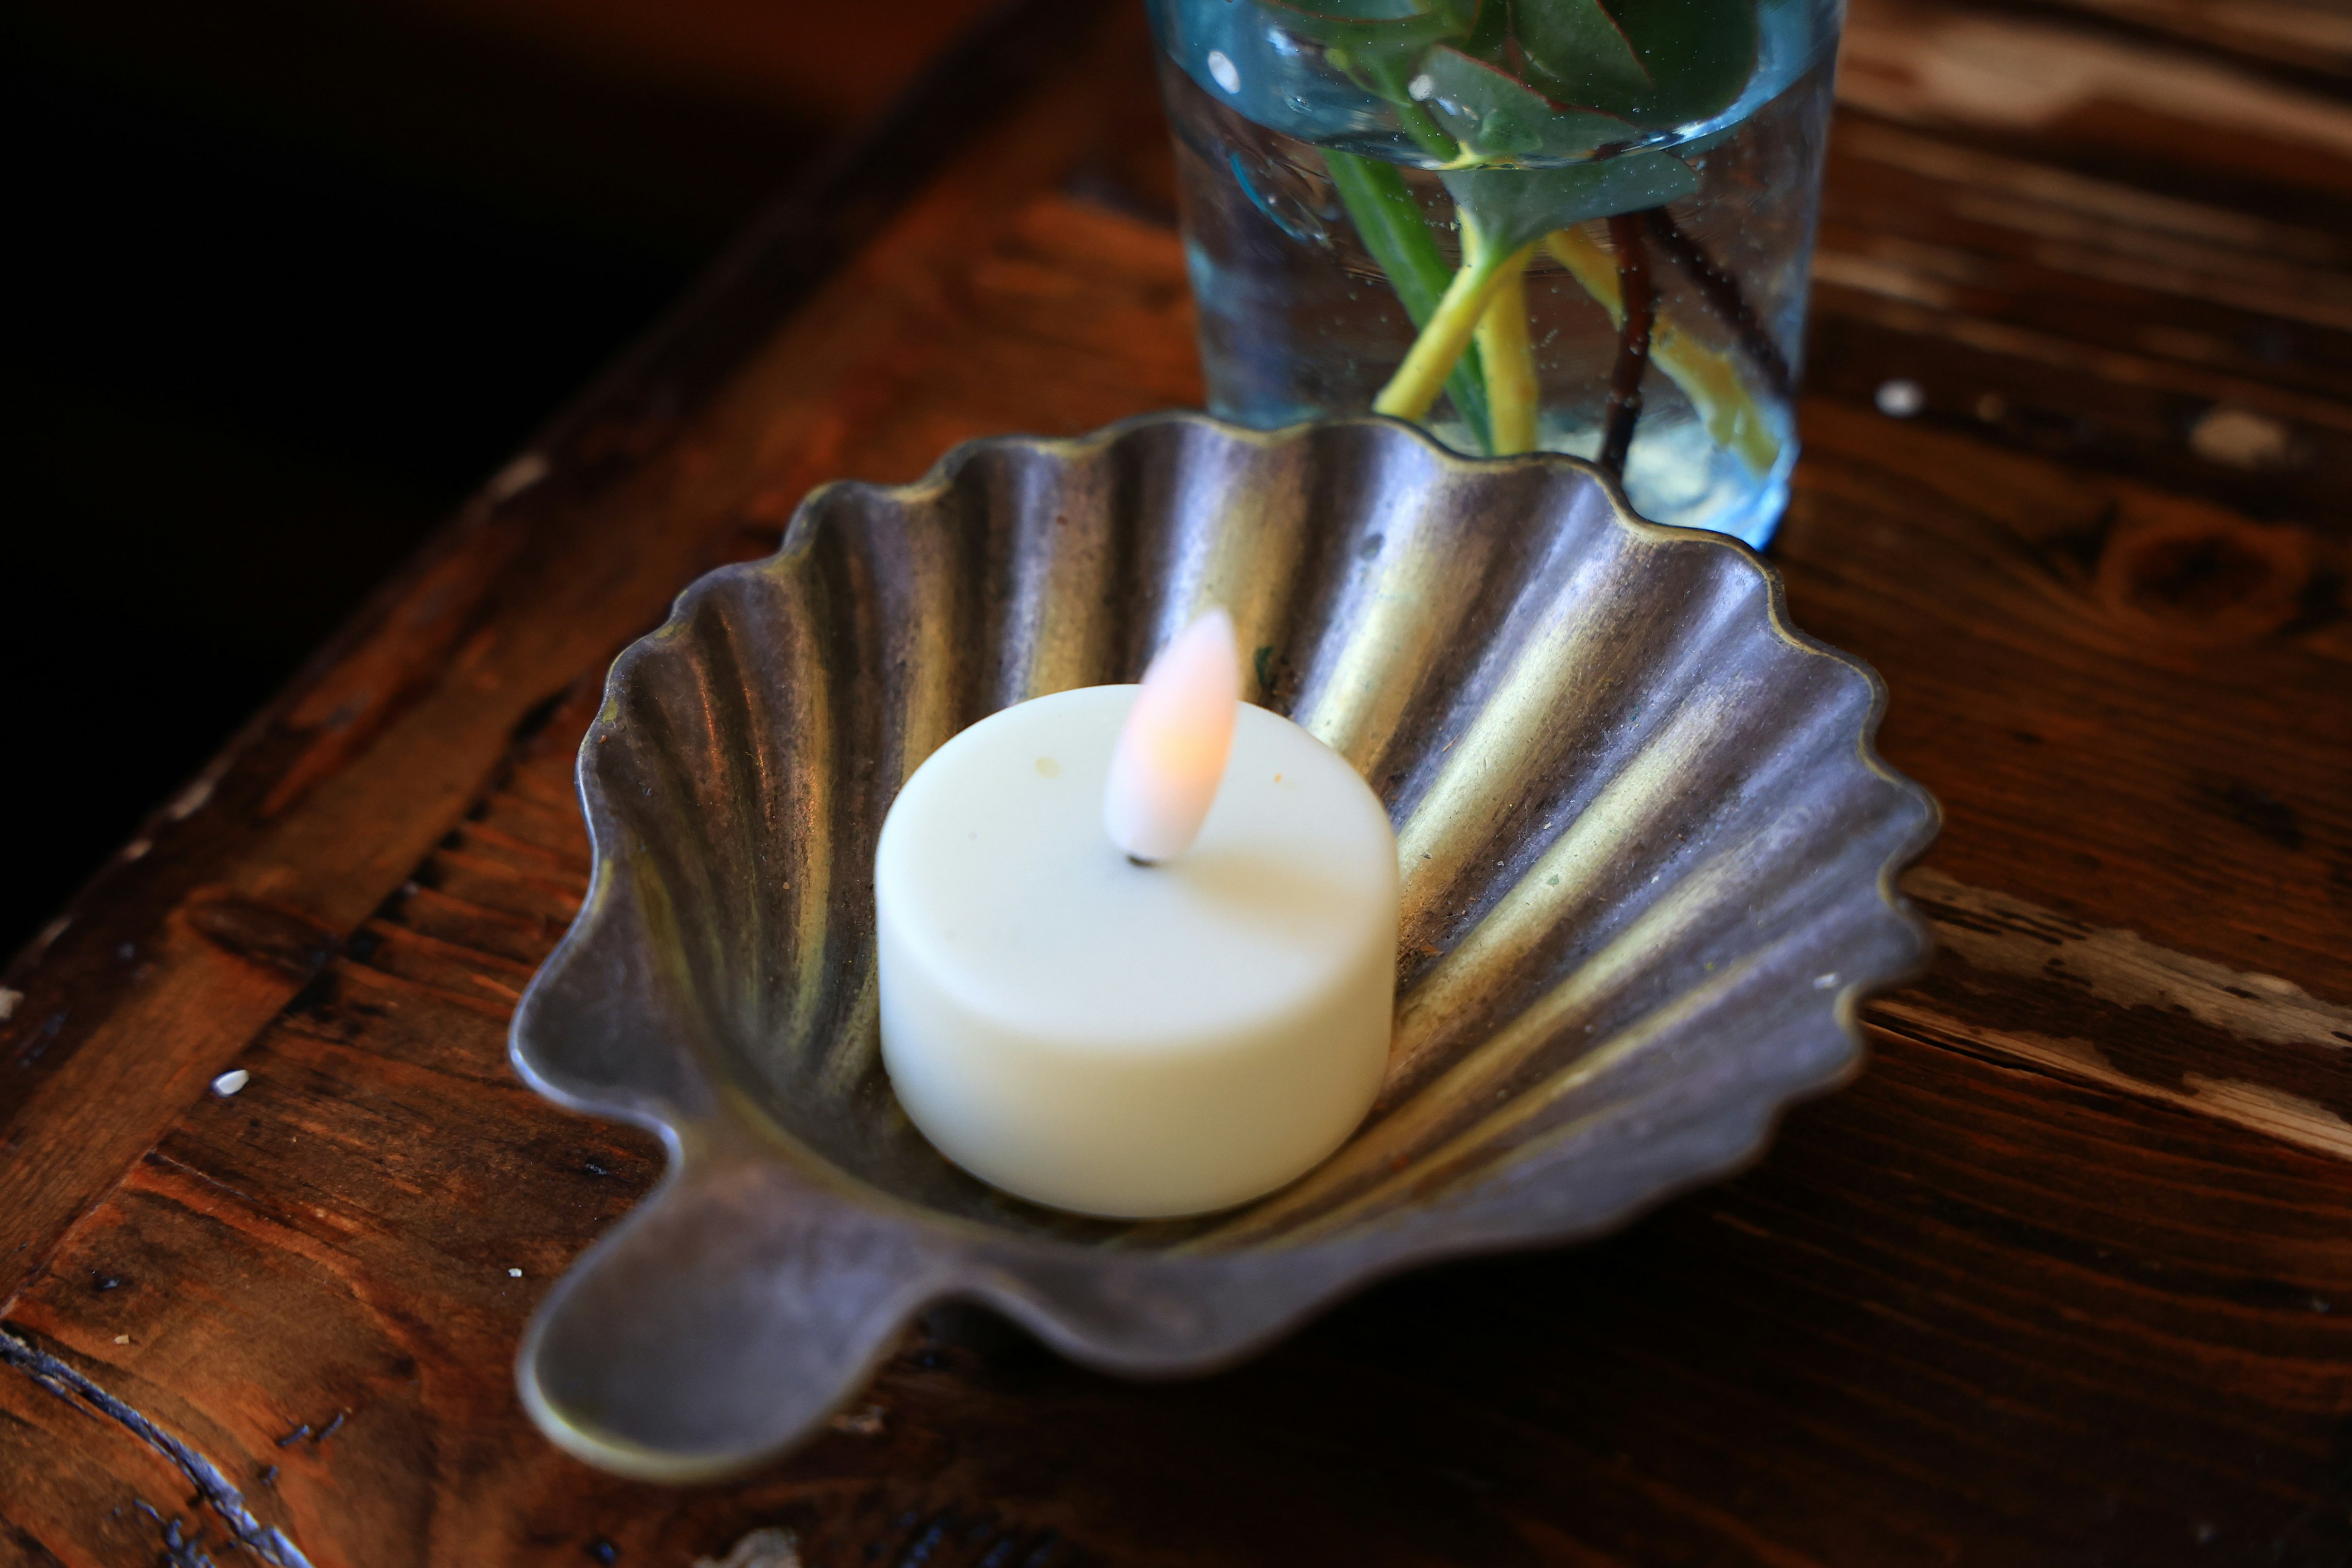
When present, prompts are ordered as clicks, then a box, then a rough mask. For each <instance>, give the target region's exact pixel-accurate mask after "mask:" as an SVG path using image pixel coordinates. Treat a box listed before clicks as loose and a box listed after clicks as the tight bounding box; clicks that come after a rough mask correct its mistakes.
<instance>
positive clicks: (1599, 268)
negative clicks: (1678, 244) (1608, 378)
mask: <svg viewBox="0 0 2352 1568" xmlns="http://www.w3.org/2000/svg"><path fill="white" fill-rule="evenodd" d="M1543 244H1544V248H1545V249H1546V250H1548V251H1549V252H1550V253H1551V255H1552V258H1553V259H1554V260H1556V261H1558V262H1559V264H1560V265H1561V266H1562V267H1565V268H1568V271H1569V275H1570V277H1572V278H1574V279H1576V281H1577V283H1578V284H1579V285H1580V286H1581V287H1582V289H1584V291H1585V292H1586V293H1588V294H1590V295H1591V296H1592V298H1593V299H1594V300H1597V301H1598V302H1599V303H1600V305H1601V309H1602V310H1606V311H1608V312H1609V319H1610V320H1611V321H1614V322H1617V323H1620V324H1622V323H1623V321H1624V320H1625V297H1624V295H1623V294H1622V292H1621V291H1620V289H1619V288H1618V282H1617V258H1616V257H1615V256H1613V255H1612V254H1611V253H1610V252H1609V251H1608V250H1607V249H1605V248H1603V247H1601V244H1600V243H1599V242H1598V241H1597V240H1595V239H1593V238H1592V237H1591V236H1590V235H1588V234H1585V233H1583V232H1582V231H1581V230H1579V229H1572V228H1563V229H1557V230H1554V231H1553V232H1552V233H1551V234H1549V235H1547V236H1546V237H1544V242H1543ZM1650 359H1651V361H1652V363H1654V364H1656V365H1657V367H1658V368H1659V369H1660V370H1662V371H1664V372H1665V374H1666V377H1667V379H1668V380H1670V381H1672V382H1673V383H1674V384H1675V385H1676V386H1678V387H1680V388H1682V392H1683V395H1684V396H1685V397H1687V398H1689V399H1690V405H1691V406H1692V407H1693V408H1694V409H1696V410H1697V412H1698V416H1699V417H1700V418H1701V419H1702V420H1704V421H1706V433H1707V434H1708V435H1709V436H1710V437H1713V438H1714V440H1715V444H1716V445H1717V446H1718V447H1727V448H1728V449H1729V450H1731V451H1733V452H1736V453H1738V455H1739V460H1740V461H1741V462H1743V463H1745V464H1747V465H1748V468H1750V469H1752V470H1753V471H1754V472H1756V473H1759V474H1769V473H1770V472H1771V471H1772V466H1773V465H1774V464H1775V463H1777V462H1779V461H1780V436H1779V435H1778V434H1777V433H1776V432H1775V431H1774V429H1773V426H1772V422H1771V420H1770V419H1769V418H1768V417H1767V416H1765V413H1764V410H1763V409H1762V408H1761V407H1759V405H1757V402H1756V397H1755V395H1754V394H1753V393H1752V392H1750V391H1749V390H1748V381H1747V378H1746V377H1744V376H1742V375H1741V374H1739V365H1738V361H1737V360H1736V359H1734V358H1733V356H1732V355H1731V354H1729V353H1726V352H1725V351H1723V350H1721V349H1714V348H1709V347H1708V346H1707V345H1706V344H1705V343H1703V342H1699V341H1698V340H1697V339H1696V338H1695V337H1693V336H1691V335H1690V334H1689V333H1687V332H1685V331H1682V330H1681V329H1680V327H1679V326H1678V325H1677V324H1676V323H1675V320H1674V318H1672V317H1671V316H1668V315H1667V314H1666V313H1665V312H1664V310H1660V311H1659V312H1658V315H1657V320H1656V324H1655V325H1654V326H1653V327H1652V328H1651V329H1650ZM1499 417H1500V416H1497V429H1498V431H1499V428H1500V424H1499ZM1499 441H1500V437H1499V435H1498V437H1497V447H1496V449H1497V450H1500V449H1501V447H1500V445H1499Z"/></svg>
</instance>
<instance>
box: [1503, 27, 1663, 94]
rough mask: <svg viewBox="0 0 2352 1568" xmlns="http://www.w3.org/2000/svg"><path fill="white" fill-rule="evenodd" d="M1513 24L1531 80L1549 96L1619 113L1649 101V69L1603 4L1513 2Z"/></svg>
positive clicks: (1650, 87) (1650, 89) (1650, 82)
mask: <svg viewBox="0 0 2352 1568" xmlns="http://www.w3.org/2000/svg"><path fill="white" fill-rule="evenodd" d="M1637 3H1638V0H1637ZM1511 23H1512V31H1513V33H1514V34H1515V35H1516V37H1517V39H1518V43H1519V48H1520V51H1521V52H1522V53H1523V54H1524V55H1525V57H1526V58H1527V64H1528V76H1529V78H1530V79H1532V80H1534V81H1536V82H1538V83H1540V84H1541V85H1542V88H1543V90H1544V91H1545V92H1547V93H1548V94H1549V95H1550V96H1552V97H1554V98H1557V99H1559V100H1562V101H1564V102H1568V103H1584V104H1591V105H1592V106H1593V107H1595V108H1597V109H1608V110H1617V111H1620V112H1624V111H1627V110H1631V109H1632V108H1633V106H1634V105H1636V104H1639V103H1642V102H1643V101H1645V100H1647V99H1648V98H1649V97H1650V96H1651V92H1652V88H1653V86H1654V84H1653V83H1652V81H1651V79H1650V70H1649V68H1648V67H1646V66H1645V65H1643V61H1642V58H1641V56H1640V55H1638V54H1636V53H1635V52H1634V47H1633V43H1632V42H1631V41H1629V40H1628V39H1627V37H1626V36H1625V34H1624V33H1623V31H1622V30H1621V29H1620V28H1619V26H1618V25H1617V18H1616V17H1614V16H1611V15H1610V14H1609V12H1608V11H1607V9H1605V8H1604V7H1603V6H1602V5H1601V0H1512V5H1511Z"/></svg>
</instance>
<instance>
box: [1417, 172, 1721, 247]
mask: <svg viewBox="0 0 2352 1568" xmlns="http://www.w3.org/2000/svg"><path fill="white" fill-rule="evenodd" d="M1441 177H1442V178H1443V179H1444V181H1445V188H1446V190H1447V191H1449V192H1451V193H1452V194H1453V196H1454V205H1455V207H1457V208H1458V209H1459V210H1461V211H1462V212H1464V213H1465V214H1467V215H1468V216H1469V218H1470V220H1471V222H1473V223H1474V224H1475V225H1476V226H1477V229H1478V234H1479V237H1481V239H1483V240H1484V241H1485V243H1486V245H1488V246H1490V247H1493V248H1495V249H1496V250H1504V251H1510V250H1517V249H1518V248H1519V247H1521V246H1523V245H1526V244H1528V243H1529V242H1530V241H1532V240H1537V239H1540V238H1542V237H1544V236H1545V235H1547V234H1549V233H1550V232H1551V231H1552V230H1553V229H1556V228H1566V227H1568V226H1570V225H1571V224H1578V223H1582V222H1583V221H1584V220H1585V219H1587V218H1595V217H1607V216H1611V215H1612V214H1615V213H1628V212H1639V211H1641V210H1642V209H1643V208H1644V207H1657V206H1664V205H1666V204H1667V203H1668V202H1672V201H1678V200H1680V199H1681V198H1683V197H1684V196H1686V195H1690V194H1691V193H1692V192H1693V191H1696V190H1697V189H1698V175H1697V174H1696V172H1695V171H1694V170H1693V169H1692V168H1691V166H1690V165H1689V164H1687V163H1684V162H1683V161H1682V160H1681V159H1679V158H1677V157H1675V156H1674V155H1673V154H1672V153H1658V152H1641V153H1624V154H1622V156H1619V157H1615V158H1599V159H1595V160H1593V161H1592V162H1591V163H1573V164H1570V165H1569V166H1568V167H1566V168H1561V169H1461V170H1456V171H1454V173H1451V174H1445V175H1443V176H1441Z"/></svg>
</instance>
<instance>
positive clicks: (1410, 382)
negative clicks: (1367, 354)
mask: <svg viewBox="0 0 2352 1568" xmlns="http://www.w3.org/2000/svg"><path fill="white" fill-rule="evenodd" d="M1462 238H1463V246H1462V265H1461V266H1460V267H1458V268H1455V269H1454V277H1453V279H1451V280H1450V281H1448V282H1447V284H1446V285H1445V292H1444V295H1443V296H1442V297H1441V298H1440V299H1439V300H1438V301H1437V309H1436V310H1433V311H1431V312H1430V315H1429V321H1428V324H1427V325H1425V326H1423V328H1422V329H1421V335H1420V336H1419V337H1417V338H1415V339H1413V340H1412V348H1411V349H1409V350H1407V351H1406V352H1405V356H1404V363H1402V364H1400V365H1398V366H1397V368H1396V374H1394V375H1392V376H1391V377H1389V384H1387V385H1386V386H1384V387H1382V388H1381V395H1379V396H1378V397H1376V398H1374V399H1372V412H1373V413H1375V414H1392V415H1394V416H1397V417H1398V418H1400V419H1421V418H1423V417H1425V416H1427V415H1428V413H1429V410H1430V405H1432V404H1434V403H1435V402H1436V401H1437V395H1438V394H1439V393H1441V392H1443V391H1444V390H1445V378H1446V377H1447V376H1449V375H1452V374H1454V363H1456V362H1457V361H1459V360H1460V359H1461V358H1462V351H1463V350H1464V349H1466V348H1468V347H1469V346H1470V338H1471V335H1472V334H1473V333H1474V332H1475V331H1477V329H1478V322H1479V321H1480V320H1481V319H1482V318H1483V317H1484V316H1485V315H1486V304H1487V301H1489V300H1492V299H1493V298H1494V297H1495V290H1496V289H1498V288H1500V287H1501V286H1502V285H1503V282H1504V280H1505V279H1506V278H1507V277H1516V276H1517V271H1516V270H1515V268H1524V267H1526V266H1527V264H1528V257H1530V256H1532V255H1533V254H1534V253H1535V247H1534V246H1533V245H1529V246H1528V247H1525V248H1524V249H1521V250H1520V251H1518V252H1517V253H1516V254H1515V255H1512V256H1506V257H1496V256H1491V255H1489V254H1487V253H1486V250H1485V249H1484V247H1481V246H1480V245H1479V244H1478V242H1477V235H1476V231H1475V230H1474V229H1472V228H1471V227H1470V226H1468V223H1467V221H1466V220H1465V224H1464V226H1463V230H1462Z"/></svg>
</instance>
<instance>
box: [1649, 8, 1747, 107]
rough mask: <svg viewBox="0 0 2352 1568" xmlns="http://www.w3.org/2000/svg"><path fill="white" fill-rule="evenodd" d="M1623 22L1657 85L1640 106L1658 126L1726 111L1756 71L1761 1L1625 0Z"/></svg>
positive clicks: (1745, 87)
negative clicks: (1650, 96) (1653, 93)
mask: <svg viewBox="0 0 2352 1568" xmlns="http://www.w3.org/2000/svg"><path fill="white" fill-rule="evenodd" d="M1617 21H1618V25H1619V26H1622V27H1623V28H1624V29H1625V37H1627V38H1628V39H1629V40H1631V41H1632V43H1633V49H1634V52H1635V53H1636V54H1638V55H1640V56H1641V57H1642V63H1643V65H1644V66H1646V67H1647V68H1649V72H1650V77H1651V79H1652V80H1653V81H1654V82H1656V84H1657V91H1656V94H1655V96H1654V97H1653V98H1652V99H1651V100H1649V101H1648V102H1646V103H1644V104H1642V105H1639V106H1637V107H1636V109H1635V111H1634V112H1635V116H1636V118H1638V119H1641V120H1643V121H1648V122H1649V123H1651V124H1653V125H1681V124H1685V123H1687V122H1689V121H1694V120H1705V119H1706V118H1707V117H1708V116H1710V115H1715V114H1720V113H1722V112H1723V111H1724V110H1727V109H1728V108H1730V107H1731V105H1732V104H1733V102H1734V101H1736V100H1738V97H1739V95H1740V93H1741V92H1743V91H1745V90H1746V89H1747V87H1748V78H1749V77H1751V76H1753V75H1754V74H1755V73H1756V49H1757V26H1756V3H1755V0H1623V4H1622V5H1621V6H1620V7H1619V9H1618V12H1617Z"/></svg>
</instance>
